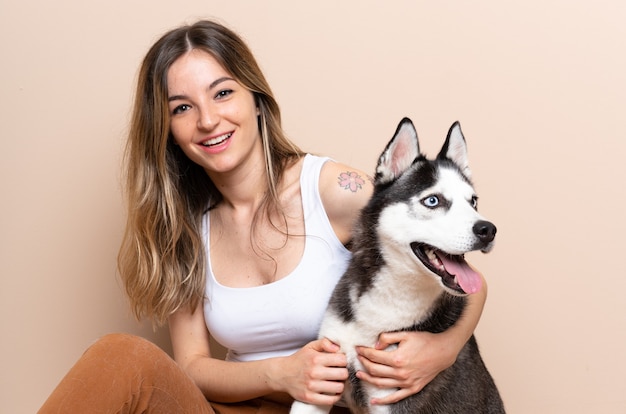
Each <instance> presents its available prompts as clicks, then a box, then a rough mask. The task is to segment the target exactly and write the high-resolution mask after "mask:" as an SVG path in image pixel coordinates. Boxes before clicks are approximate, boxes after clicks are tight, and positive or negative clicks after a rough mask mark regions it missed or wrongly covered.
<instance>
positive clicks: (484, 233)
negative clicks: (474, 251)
mask: <svg viewBox="0 0 626 414" xmlns="http://www.w3.org/2000/svg"><path fill="white" fill-rule="evenodd" d="M472 230H474V234H475V235H476V236H477V237H478V238H479V239H480V240H481V241H483V242H485V243H490V242H492V241H493V239H495V237H496V231H498V229H496V226H495V225H494V224H493V223H491V222H489V221H485V220H480V221H477V222H476V223H474V227H473V228H472Z"/></svg>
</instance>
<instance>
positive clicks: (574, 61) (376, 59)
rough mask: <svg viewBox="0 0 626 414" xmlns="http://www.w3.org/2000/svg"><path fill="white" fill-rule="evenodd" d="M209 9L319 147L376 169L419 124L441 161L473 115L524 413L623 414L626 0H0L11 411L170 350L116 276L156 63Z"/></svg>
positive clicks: (295, 126) (501, 354)
mask: <svg viewBox="0 0 626 414" xmlns="http://www.w3.org/2000/svg"><path fill="white" fill-rule="evenodd" d="M200 17H212V18H217V19H219V20H220V21H222V22H224V23H226V24H228V25H229V26H230V27H232V28H233V29H235V30H236V31H238V32H239V33H240V34H241V35H242V36H243V37H244V38H246V39H247V41H248V42H249V44H250V46H251V48H252V49H253V51H254V52H255V54H256V56H257V58H258V60H259V62H260V64H261V66H262V67H263V69H264V71H265V73H266V75H267V77H268V78H269V81H270V83H271V84H272V86H273V88H274V91H275V93H276V95H277V96H278V99H279V102H280V104H281V106H282V109H283V116H284V126H285V128H286V130H287V132H288V134H289V135H290V136H291V137H292V138H293V139H294V140H295V141H296V142H297V143H298V144H299V145H301V146H302V147H303V148H305V149H306V150H309V151H311V152H315V153H322V154H327V155H330V156H332V157H334V158H336V159H338V160H341V161H343V162H346V163H348V164H352V165H354V166H355V167H359V168H363V169H365V170H367V171H373V168H374V165H375V162H376V159H377V157H378V155H379V153H380V151H381V150H382V148H383V146H384V144H385V143H386V142H387V140H388V139H389V138H390V137H391V135H392V133H393V131H394V130H395V127H396V124H397V123H398V121H399V120H400V119H401V118H402V117H403V116H409V117H411V118H412V119H413V121H414V123H415V125H416V126H417V128H418V132H419V134H420V137H421V142H422V147H423V149H424V150H425V151H426V152H427V153H428V154H430V155H434V154H435V152H436V151H437V150H438V148H439V146H440V145H441V143H442V140H443V138H444V136H445V133H446V132H447V129H448V128H449V126H450V125H451V123H452V122H453V121H455V120H460V121H461V124H462V127H463V131H464V133H465V135H466V138H467V140H468V145H469V153H470V164H471V167H472V170H473V174H474V178H475V182H476V186H477V189H478V192H479V195H480V197H481V199H480V209H481V211H482V213H484V215H486V216H487V217H489V218H490V219H491V220H492V221H494V222H495V223H496V224H497V226H498V242H497V246H496V248H495V250H494V251H493V252H492V253H491V254H489V255H484V256H483V255H480V254H476V255H472V256H471V261H472V262H473V263H474V264H475V265H476V266H477V267H478V268H479V269H480V270H481V271H482V272H483V273H484V274H485V277H486V278H487V280H488V283H489V298H488V301H487V306H486V308H485V311H484V313H483V317H482V319H481V322H480V325H479V327H478V329H477V336H478V340H479V343H480V345H481V347H482V352H483V357H484V359H485V360H486V363H487V365H488V367H489V368H490V370H491V373H492V374H493V376H494V378H495V380H496V382H497V384H498V386H499V388H500V391H501V393H502V396H503V398H504V400H505V403H506V406H507V408H508V411H509V412H510V413H513V414H515V413H568V414H575V413H589V412H597V413H623V412H626V379H625V375H624V372H625V371H626V352H625V350H626V312H625V311H626V305H625V303H626V301H625V300H624V294H625V292H626V277H625V276H626V272H625V271H624V265H623V262H624V261H623V258H624V256H623V255H624V254H625V252H624V247H626V243H624V240H623V237H624V234H626V225H625V223H626V220H624V215H623V211H624V203H625V202H626V193H625V184H624V180H625V179H626V167H625V165H626V163H625V162H624V160H623V158H624V154H626V134H625V133H624V118H625V115H626V81H625V75H624V74H625V73H626V53H625V51H626V25H625V24H624V21H625V19H626V3H625V2H623V1H620V0H613V1H605V0H599V1H598V0H594V1H591V0H588V1H575V0H561V1H553V0H530V1H524V2H521V1H520V2H503V1H496V0H492V1H471V2H470V1H446V2H443V1H442V2H435V1H387V2H382V1H363V0H346V1H330V0H318V1H315V2H288V1H272V0H264V1H259V2H251V1H238V0H226V1H198V0H189V1H187V2H172V1H154V0H150V1H147V0H145V1H134V2H133V1H130V2H129V1H121V0H107V1H82V0H58V1H44V0H39V1H20V2H17V1H12V2H11V1H8V0H0V121H1V125H2V128H1V132H0V134H1V136H2V150H1V151H0V196H1V197H2V202H1V203H0V283H1V285H0V318H1V319H0V321H1V326H0V328H1V331H0V332H1V334H2V340H1V342H0V366H1V367H2V369H1V374H0V377H1V378H2V379H1V383H0V411H1V412H3V413H33V412H35V411H36V409H37V407H39V406H40V405H41V403H42V402H43V401H44V400H45V398H46V397H47V396H48V394H49V393H50V392H51V391H52V389H53V388H54V386H55V384H56V383H57V382H58V381H59V380H60V379H61V378H62V376H63V375H64V374H65V372H66V371H67V370H68V369H69V368H70V366H71V365H72V364H73V363H74V361H75V360H76V359H77V358H78V357H79V356H80V354H81V353H82V352H83V351H84V349H85V348H86V347H87V346H88V345H89V344H90V343H92V342H93V341H94V340H95V339H97V338H98V337H99V336H101V335H103V334H105V333H108V332H116V331H126V332H133V333H138V334H141V335H145V336H147V337H149V338H151V339H152V340H154V341H156V342H157V343H158V344H159V345H161V346H162V347H164V348H165V349H169V339H168V337H167V331H166V329H162V330H159V331H157V332H156V333H153V332H152V329H151V326H150V323H148V322H144V323H142V324H138V323H136V322H135V321H134V320H133V319H132V317H130V316H129V312H128V308H127V303H126V300H125V298H124V296H123V293H122V290H121V287H120V284H119V282H118V280H117V279H116V264H115V258H116V254H117V249H118V246H119V242H120V238H121V233H122V230H123V225H124V210H123V202H122V198H121V191H120V189H121V184H120V161H121V154H122V147H123V143H124V139H125V138H124V137H125V133H126V129H127V124H128V119H129V114H130V107H131V102H132V95H133V90H134V81H135V76H136V73H137V68H138V66H139V63H140V60H141V59H142V57H143V55H144V54H145V53H146V51H147V49H148V47H149V46H150V45H151V44H152V42H153V41H155V40H156V38H157V37H158V36H160V35H161V34H162V33H163V32H164V31H165V30H167V29H170V28H172V27H174V26H177V25H179V24H181V23H184V22H193V21H195V20H196V19H197V18H200Z"/></svg>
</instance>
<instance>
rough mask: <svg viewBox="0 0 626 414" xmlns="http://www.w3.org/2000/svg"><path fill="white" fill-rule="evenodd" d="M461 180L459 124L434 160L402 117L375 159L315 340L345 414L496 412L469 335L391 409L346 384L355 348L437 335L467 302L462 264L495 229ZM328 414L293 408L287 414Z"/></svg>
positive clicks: (468, 279) (470, 288)
mask: <svg viewBox="0 0 626 414" xmlns="http://www.w3.org/2000/svg"><path fill="white" fill-rule="evenodd" d="M470 175H471V174H470V170H469V167H468V161H467V147H466V144H465V138H464V137H463V134H462V132H461V127H460V125H459V123H458V122H456V123H454V124H453V125H452V127H451V128H450V130H449V132H448V137H447V138H446V141H445V143H444V145H443V147H442V149H441V151H440V152H439V154H438V155H437V157H436V159H434V160H429V159H427V158H426V157H425V156H424V155H423V154H421V153H420V150H419V144H418V139H417V133H416V131H415V128H414V126H413V123H412V122H411V120H410V119H408V118H405V119H403V120H402V121H401V122H400V124H399V125H398V128H397V130H396V133H395V134H394V136H393V138H392V139H391V141H390V142H389V143H388V144H387V147H386V148H385V150H384V151H383V153H382V155H381V156H380V159H379V161H378V166H377V168H376V175H375V177H374V181H375V182H374V184H375V188H374V194H373V196H372V198H371V200H370V201H369V203H368V204H367V206H366V207H365V208H364V209H363V210H362V212H361V217H360V220H359V221H358V223H357V224H356V226H355V231H354V236H353V248H352V251H353V256H352V260H351V262H350V264H349V267H348V269H347V271H346V273H345V274H344V275H343V277H342V279H341V280H340V281H339V283H338V284H337V287H336V288H335V291H334V293H333V295H332V297H331V300H330V303H329V306H328V310H327V312H326V315H325V317H324V321H323V323H322V326H321V329H320V333H319V336H320V338H321V337H327V338H329V339H330V340H332V341H333V342H335V343H337V344H339V345H340V346H341V349H342V351H343V352H345V353H346V356H347V359H348V369H349V372H350V379H349V380H348V381H347V383H346V388H345V392H344V399H345V401H346V402H347V404H348V406H349V407H350V409H351V411H352V412H353V413H380V414H382V413H391V414H396V413H406V414H409V413H410V414H414V413H503V412H504V407H503V403H502V400H501V398H500V395H499V393H498V390H497V388H496V386H495V384H494V382H493V379H492V377H491V375H490V374H489V372H488V371H487V368H486V367H485V365H484V363H483V361H482V358H481V356H480V354H479V351H478V346H477V344H476V340H475V338H474V337H473V336H472V337H471V338H470V340H469V341H468V342H467V343H466V344H465V347H464V348H463V350H462V351H461V353H460V354H459V356H458V358H457V361H456V362H455V363H454V365H452V366H451V367H450V368H448V369H446V370H445V371H443V372H441V373H440V374H439V375H438V376H437V377H436V378H435V379H434V380H433V381H431V382H430V383H429V384H428V385H427V386H426V387H425V388H424V389H423V390H422V391H420V392H419V393H417V394H415V395H413V396H411V397H408V398H406V399H404V400H402V401H399V402H397V403H395V404H390V405H379V406H371V405H370V404H369V401H370V400H371V399H372V398H373V397H382V396H384V395H388V394H389V393H391V392H393V391H395V390H382V389H378V388H376V387H373V386H372V385H370V384H367V383H365V382H361V381H359V380H358V379H357V378H356V375H355V373H356V371H358V370H361V369H363V367H362V365H361V364H360V363H359V361H358V359H357V357H356V351H355V347H356V346H357V345H365V346H373V345H374V344H375V343H376V340H377V338H378V336H379V334H380V333H382V332H390V331H428V332H442V331H444V330H446V329H448V328H449V327H450V326H452V325H453V324H454V323H455V322H456V321H457V320H458V319H459V317H460V316H461V314H462V313H463V309H464V307H465V304H466V296H467V295H468V294H471V293H475V292H477V291H478V290H480V288H481V283H482V278H481V277H480V275H479V274H477V273H476V272H475V271H473V270H472V269H471V268H470V267H469V265H468V264H467V263H466V262H465V260H464V258H463V255H464V254H465V253H467V252H470V251H473V250H481V251H483V252H488V251H489V250H490V249H491V248H492V245H493V243H494V237H495V234H496V227H495V226H494V225H493V224H492V223H490V222H489V221H486V220H485V219H484V218H483V217H482V216H481V215H480V214H478V212H477V210H476V204H477V196H476V194H475V192H474V188H473V187H472V184H471V180H470V178H471V177H470ZM330 408H331V407H319V406H312V405H307V404H304V403H301V402H298V401H296V402H295V403H294V404H293V406H292V408H291V413H292V414H313V413H315V414H318V413H319V414H321V413H328V412H329V411H330Z"/></svg>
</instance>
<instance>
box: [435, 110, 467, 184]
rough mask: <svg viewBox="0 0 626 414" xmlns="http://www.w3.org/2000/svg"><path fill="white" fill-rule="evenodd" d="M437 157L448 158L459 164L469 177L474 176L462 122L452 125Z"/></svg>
mask: <svg viewBox="0 0 626 414" xmlns="http://www.w3.org/2000/svg"><path fill="white" fill-rule="evenodd" d="M437 158H439V159H443V158H448V159H449V160H451V161H453V162H454V163H455V164H456V165H458V167H459V168H460V169H461V171H462V172H463V174H464V175H465V176H466V177H467V178H468V179H471V178H472V172H471V171H470V168H469V161H468V158H467V144H466V143H465V137H464V136H463V132H462V131H461V124H460V123H459V121H456V122H455V123H454V124H452V126H451V127H450V130H449V131H448V137H447V138H446V142H445V143H444V144H443V147H442V148H441V151H440V152H439V155H437Z"/></svg>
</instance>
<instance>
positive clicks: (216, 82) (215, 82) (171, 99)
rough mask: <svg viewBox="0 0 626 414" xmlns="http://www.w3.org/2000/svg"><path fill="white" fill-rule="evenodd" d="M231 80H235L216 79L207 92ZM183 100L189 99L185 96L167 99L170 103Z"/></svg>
mask: <svg viewBox="0 0 626 414" xmlns="http://www.w3.org/2000/svg"><path fill="white" fill-rule="evenodd" d="M229 80H232V81H234V80H235V79H233V78H231V77H228V76H222V77H221V78H218V79H215V80H214V81H213V82H211V84H210V85H209V87H208V88H207V90H211V89H213V88H215V87H216V86H217V85H219V84H220V83H222V82H226V81H229ZM183 99H187V97H186V96H185V95H174V96H168V98H167V100H168V102H171V101H178V100H183Z"/></svg>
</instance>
